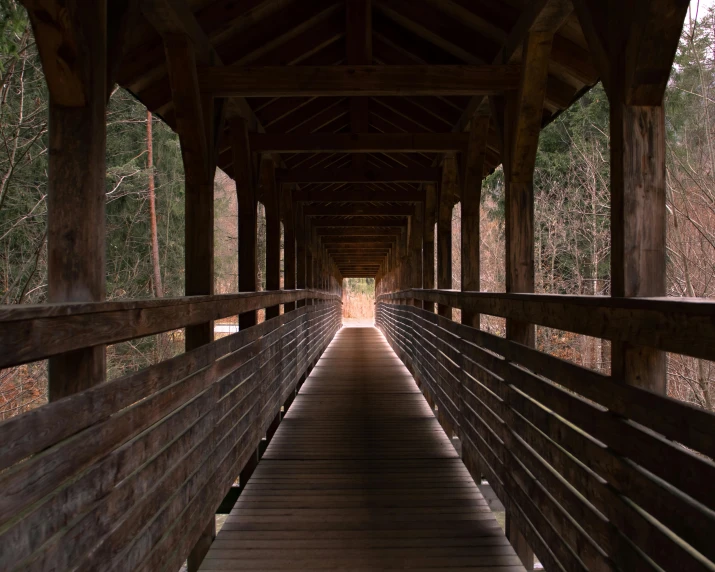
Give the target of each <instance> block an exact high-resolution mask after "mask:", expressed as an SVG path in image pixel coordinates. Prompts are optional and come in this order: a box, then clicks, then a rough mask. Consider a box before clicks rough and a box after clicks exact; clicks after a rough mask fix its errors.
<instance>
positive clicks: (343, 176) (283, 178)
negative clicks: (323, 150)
mask: <svg viewBox="0 0 715 572" xmlns="http://www.w3.org/2000/svg"><path fill="white" fill-rule="evenodd" d="M276 176H277V178H278V181H279V182H281V183H421V182H430V181H437V180H439V171H438V170H437V169H432V168H429V167H410V168H399V167H395V168H391V169H390V168H384V169H365V170H361V171H353V170H352V169H301V168H298V169H280V170H278V171H277V172H276Z"/></svg>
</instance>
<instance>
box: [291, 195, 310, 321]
mask: <svg viewBox="0 0 715 572" xmlns="http://www.w3.org/2000/svg"><path fill="white" fill-rule="evenodd" d="M294 212H295V248H296V257H295V270H296V278H295V280H296V283H295V284H296V285H295V287H296V288H297V289H298V290H303V289H305V288H306V287H307V284H308V268H309V267H308V245H307V231H306V228H305V217H304V216H303V207H302V206H300V205H297V206H296V208H295V209H294ZM302 306H305V300H301V301H299V302H298V307H299V308H300V307H302Z"/></svg>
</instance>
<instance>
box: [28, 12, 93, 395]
mask: <svg viewBox="0 0 715 572" xmlns="http://www.w3.org/2000/svg"><path fill="white" fill-rule="evenodd" d="M23 4H24V5H25V6H26V8H27V9H28V15H29V16H30V21H31V23H32V28H33V31H34V34H35V38H37V47H38V50H39V53H40V59H41V61H42V68H43V71H44V74H45V79H46V81H47V86H48V89H49V92H50V108H49V154H48V157H49V159H48V160H49V169H48V171H49V172H48V175H49V183H48V216H47V258H48V284H47V287H48V301H49V302H52V303H62V302H101V301H103V300H104V299H105V296H106V291H105V256H106V255H105V251H106V248H105V203H106V197H105V192H106V189H105V173H106V168H105V163H106V109H107V107H106V106H107V79H106V77H107V49H106V46H107V29H106V22H107V2H106V0H97V1H96V2H91V3H89V4H86V3H84V2H80V1H78V0H67V1H66V2H62V3H60V2H44V3H42V4H43V5H42V6H40V5H39V4H40V3H38V2H30V1H29V0H26V1H24V2H23ZM105 376H106V362H105V347H104V346H95V347H93V348H89V349H84V350H77V351H73V352H70V353H67V354H63V355H60V356H57V357H53V358H51V359H50V360H49V387H48V396H49V400H50V401H56V400H58V399H61V398H63V397H66V396H68V395H71V394H73V393H77V392H79V391H82V390H84V389H87V388H89V387H91V386H93V385H97V384H100V383H102V382H103V381H104V380H105Z"/></svg>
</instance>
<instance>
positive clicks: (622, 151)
mask: <svg viewBox="0 0 715 572" xmlns="http://www.w3.org/2000/svg"><path fill="white" fill-rule="evenodd" d="M665 237H666V205H665V112H664V109H663V106H635V105H623V104H618V103H614V104H612V105H611V295H612V296H618V297H624V296H627V297H632V296H665V295H666V282H665V266H666V263H665V261H666V255H665ZM611 359H612V361H611V375H613V377H615V378H616V379H619V380H623V381H624V382H625V383H628V384H630V385H636V386H638V387H642V388H643V389H648V390H650V391H654V392H656V393H660V394H662V395H665V394H666V393H667V369H666V366H667V362H666V354H665V352H662V351H658V350H654V349H652V348H645V347H640V346H633V345H631V344H627V343H613V345H612V349H611Z"/></svg>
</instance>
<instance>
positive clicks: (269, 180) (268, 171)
mask: <svg viewBox="0 0 715 572" xmlns="http://www.w3.org/2000/svg"><path fill="white" fill-rule="evenodd" d="M261 192H262V196H263V206H264V207H265V209H266V290H280V289H281V221H280V197H279V196H278V185H277V184H276V177H275V165H274V164H273V159H272V158H269V157H264V158H263V159H262V160H261ZM279 313H280V306H270V307H268V308H266V320H270V319H271V318H275V317H277V316H278V315H279Z"/></svg>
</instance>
